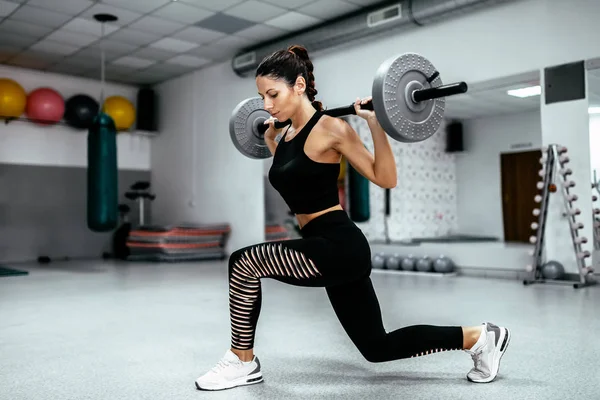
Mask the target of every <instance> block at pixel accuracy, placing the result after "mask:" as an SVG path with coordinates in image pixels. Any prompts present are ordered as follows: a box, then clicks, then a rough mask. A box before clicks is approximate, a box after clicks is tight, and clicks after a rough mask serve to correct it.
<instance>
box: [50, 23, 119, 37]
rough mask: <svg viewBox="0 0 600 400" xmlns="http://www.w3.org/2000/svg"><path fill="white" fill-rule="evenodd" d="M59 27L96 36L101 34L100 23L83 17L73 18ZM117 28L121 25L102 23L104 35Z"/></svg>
mask: <svg viewBox="0 0 600 400" xmlns="http://www.w3.org/2000/svg"><path fill="white" fill-rule="evenodd" d="M61 28H62V29H65V30H68V31H73V32H80V33H87V34H90V35H93V36H96V37H101V36H102V24H100V23H98V22H96V21H93V20H90V19H85V18H73V19H72V20H71V21H69V22H67V23H66V24H65V25H63V26H62V27H61ZM119 29H121V27H120V26H118V25H112V24H108V23H106V24H104V35H109V34H111V33H113V32H116V31H118V30H119Z"/></svg>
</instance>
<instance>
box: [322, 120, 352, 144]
mask: <svg viewBox="0 0 600 400" xmlns="http://www.w3.org/2000/svg"><path fill="white" fill-rule="evenodd" d="M321 120H322V121H321V128H322V129H321V130H322V132H323V134H324V135H325V136H326V137H327V138H329V139H330V140H333V141H340V140H343V139H344V138H345V137H346V136H347V135H348V134H349V133H351V132H352V127H351V126H350V124H348V122H346V121H345V120H343V119H341V118H336V117H331V116H329V115H323V116H322V117H321Z"/></svg>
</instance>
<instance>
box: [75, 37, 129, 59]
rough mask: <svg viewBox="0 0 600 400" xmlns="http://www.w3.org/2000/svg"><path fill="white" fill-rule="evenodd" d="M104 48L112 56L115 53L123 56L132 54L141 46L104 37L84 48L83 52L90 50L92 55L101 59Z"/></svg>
mask: <svg viewBox="0 0 600 400" xmlns="http://www.w3.org/2000/svg"><path fill="white" fill-rule="evenodd" d="M102 49H104V52H105V54H108V55H110V56H111V57H112V56H115V55H118V56H121V55H125V54H130V53H132V52H134V51H136V50H137V49H139V46H136V45H134V44H130V43H125V42H123V41H118V40H111V39H103V40H99V41H97V42H96V43H94V44H92V45H91V46H90V47H89V48H87V49H84V50H82V52H83V51H88V52H89V54H90V56H92V57H94V58H97V59H98V60H99V59H100V54H101V50H102ZM94 55H95V56H94ZM113 58H114V57H113Z"/></svg>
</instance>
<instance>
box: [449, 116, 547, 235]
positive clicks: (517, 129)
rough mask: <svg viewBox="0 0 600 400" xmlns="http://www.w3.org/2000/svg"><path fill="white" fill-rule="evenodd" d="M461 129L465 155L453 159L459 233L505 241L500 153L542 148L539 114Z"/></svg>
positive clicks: (475, 121) (476, 123)
mask: <svg viewBox="0 0 600 400" xmlns="http://www.w3.org/2000/svg"><path fill="white" fill-rule="evenodd" d="M463 128H464V146H465V152H464V153H462V154H457V156H456V176H457V186H458V225H459V232H460V233H463V234H473V235H482V236H493V237H498V238H499V239H500V240H504V223H503V217H502V187H501V174H500V154H501V153H510V152H518V151H527V150H533V149H540V148H541V146H542V145H541V141H542V128H541V119H540V111H539V110H537V111H533V112H526V113H521V114H511V115H503V116H498V117H491V118H489V117H488V118H479V119H473V120H468V121H465V122H464V124H463ZM514 145H517V148H513V146H514Z"/></svg>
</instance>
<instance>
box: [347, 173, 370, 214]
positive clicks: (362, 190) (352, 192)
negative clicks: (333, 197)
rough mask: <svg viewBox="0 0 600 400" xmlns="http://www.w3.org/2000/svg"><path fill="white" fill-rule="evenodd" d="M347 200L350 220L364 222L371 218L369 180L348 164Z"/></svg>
mask: <svg viewBox="0 0 600 400" xmlns="http://www.w3.org/2000/svg"><path fill="white" fill-rule="evenodd" d="M346 173H347V174H348V186H349V188H348V189H349V190H348V200H349V201H350V219H351V220H352V221H354V222H365V221H368V220H369V218H370V217H371V211H370V210H371V209H370V206H369V180H368V179H367V178H365V177H364V176H362V175H361V174H360V173H359V172H358V171H357V170H355V169H354V168H353V167H352V164H350V163H348V166H347V170H346Z"/></svg>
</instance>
